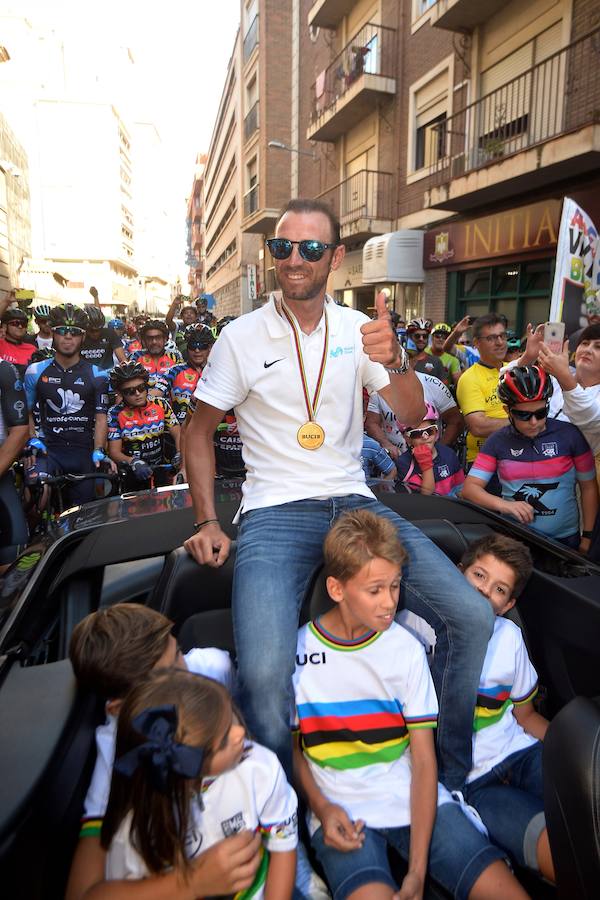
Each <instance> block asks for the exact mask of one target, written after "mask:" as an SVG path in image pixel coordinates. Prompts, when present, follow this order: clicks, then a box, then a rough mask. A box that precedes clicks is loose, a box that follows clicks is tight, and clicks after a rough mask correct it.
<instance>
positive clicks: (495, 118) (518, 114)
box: [425, 29, 600, 211]
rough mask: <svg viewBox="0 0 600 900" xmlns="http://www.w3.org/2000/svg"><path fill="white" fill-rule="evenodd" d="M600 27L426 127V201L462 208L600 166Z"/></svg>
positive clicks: (436, 206) (535, 187)
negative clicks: (429, 161) (428, 174)
mask: <svg viewBox="0 0 600 900" xmlns="http://www.w3.org/2000/svg"><path fill="white" fill-rule="evenodd" d="M599 40H600V29H596V31H594V32H591V33H590V34H588V35H586V36H585V37H583V38H581V39H579V40H578V41H575V42H574V43H572V44H570V45H569V46H567V47H564V48H563V49H562V50H560V51H558V52H557V53H554V54H553V55H552V56H550V57H548V59H546V60H544V61H543V62H541V63H539V64H538V65H536V66H533V67H532V68H530V69H528V70H527V71H525V72H523V73H522V74H521V75H519V76H517V78H513V79H512V81H509V82H507V83H506V84H504V85H502V86H501V87H500V88H498V89H497V90H495V91H492V92H491V93H489V94H487V95H486V96H485V97H482V98H481V99H480V100H477V101H476V102H474V103H471V104H470V105H469V106H466V107H465V108H464V109H461V110H459V111H458V112H456V113H455V114H454V115H452V116H450V117H449V118H448V119H446V120H445V121H443V122H440V124H439V125H437V126H435V127H434V128H432V129H431V132H430V140H431V145H430V148H429V154H428V156H427V158H428V159H431V160H434V162H433V163H432V164H431V166H430V169H429V173H430V180H429V185H428V188H429V189H428V190H427V191H426V193H425V206H426V207H435V208H436V209H449V210H455V211H462V210H466V209H469V208H473V207H475V206H481V205H483V204H488V203H494V202H496V201H498V200H502V199H505V198H506V197H508V196H510V195H516V194H521V193H524V192H531V191H534V190H536V189H538V188H541V187H544V186H546V185H549V184H553V183H556V182H558V181H561V180H563V179H565V178H570V177H573V176H575V175H584V174H585V173H586V172H593V171H594V170H597V168H598V167H599V166H600V79H599V78H598V50H597V47H598V41H599Z"/></svg>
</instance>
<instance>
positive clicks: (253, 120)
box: [244, 100, 258, 141]
mask: <svg viewBox="0 0 600 900" xmlns="http://www.w3.org/2000/svg"><path fill="white" fill-rule="evenodd" d="M255 131H258V100H257V101H256V103H255V104H254V106H253V107H252V109H251V110H250V112H249V113H248V115H247V116H246V118H245V119H244V140H245V141H249V140H250V138H251V137H252V135H253V134H254V132H255Z"/></svg>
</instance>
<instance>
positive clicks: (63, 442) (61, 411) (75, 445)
mask: <svg viewBox="0 0 600 900" xmlns="http://www.w3.org/2000/svg"><path fill="white" fill-rule="evenodd" d="M87 323H88V317H87V315H86V313H85V311H84V310H83V309H81V308H80V307H78V306H74V305H73V304H72V303H65V304H64V305H62V306H55V307H53V308H52V310H51V312H50V327H51V328H52V334H53V346H54V351H55V355H54V357H53V358H52V359H44V360H41V361H40V362H36V363H33V364H32V365H30V366H29V368H28V369H27V371H26V373H25V391H26V394H27V403H28V406H29V411H30V412H29V415H30V428H31V431H32V433H35V424H34V420H36V421H37V422H38V423H39V426H38V427H39V430H38V434H37V436H36V437H35V438H33V439H32V440H30V442H29V446H30V449H31V450H32V452H33V453H35V461H34V462H33V464H32V466H30V468H29V477H30V478H32V479H35V478H36V477H37V476H39V475H40V474H48V475H62V474H67V473H68V474H71V475H83V474H86V473H88V472H93V471H94V468H99V467H100V466H101V465H102V464H103V463H105V462H107V460H108V458H107V456H106V452H105V447H106V437H107V422H106V412H107V408H108V376H107V374H106V372H103V371H102V370H101V369H99V368H98V366H96V365H94V364H93V363H91V362H89V361H88V360H86V359H82V358H81V345H82V343H83V340H84V337H85V331H86V327H87ZM34 414H35V415H34ZM68 493H69V496H70V499H71V502H74V503H85V502H87V501H88V500H92V499H93V498H94V493H95V486H94V482H93V481H85V482H82V484H80V485H73V486H69V490H68Z"/></svg>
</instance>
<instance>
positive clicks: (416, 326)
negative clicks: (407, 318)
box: [407, 318, 433, 334]
mask: <svg viewBox="0 0 600 900" xmlns="http://www.w3.org/2000/svg"><path fill="white" fill-rule="evenodd" d="M432 325H433V322H432V321H431V319H421V318H417V319H413V320H412V321H411V322H409V324H408V328H407V331H409V332H410V331H426V332H427V334H429V332H430V331H431V327H432Z"/></svg>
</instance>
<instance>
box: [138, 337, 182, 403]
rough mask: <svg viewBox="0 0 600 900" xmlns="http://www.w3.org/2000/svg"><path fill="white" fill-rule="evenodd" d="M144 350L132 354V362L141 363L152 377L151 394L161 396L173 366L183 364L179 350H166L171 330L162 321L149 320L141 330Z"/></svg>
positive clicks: (150, 382)
mask: <svg viewBox="0 0 600 900" xmlns="http://www.w3.org/2000/svg"><path fill="white" fill-rule="evenodd" d="M139 334H140V338H141V341H142V349H141V350H136V351H135V353H131V354H130V357H129V359H130V362H133V363H137V362H139V363H140V364H141V365H142V366H143V367H144V368H145V370H146V371H147V372H148V374H149V376H150V381H149V387H150V393H151V394H154V395H159V394H161V393H163V392H164V390H165V384H164V378H163V376H164V375H165V373H166V372H168V370H169V369H171V368H172V367H173V366H177V365H179V364H180V363H182V362H183V357H182V355H181V353H180V352H179V351H178V350H166V349H165V345H166V343H167V340H168V339H169V329H168V328H167V326H166V324H165V323H164V322H163V321H162V319H148V321H147V322H144V324H143V325H142V327H141V329H140V332H139Z"/></svg>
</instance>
